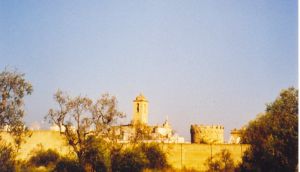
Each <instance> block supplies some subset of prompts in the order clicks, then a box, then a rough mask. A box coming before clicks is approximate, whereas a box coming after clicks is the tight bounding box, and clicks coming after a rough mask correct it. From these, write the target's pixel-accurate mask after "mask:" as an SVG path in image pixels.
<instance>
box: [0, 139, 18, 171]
mask: <svg viewBox="0 0 300 172" xmlns="http://www.w3.org/2000/svg"><path fill="white" fill-rule="evenodd" d="M0 171H1V172H14V171H16V169H15V153H14V151H13V148H12V147H11V146H10V145H6V144H3V143H1V144H0Z"/></svg>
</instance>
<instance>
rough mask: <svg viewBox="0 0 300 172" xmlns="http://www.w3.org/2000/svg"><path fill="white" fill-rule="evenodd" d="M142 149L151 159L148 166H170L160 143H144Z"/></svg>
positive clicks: (159, 167) (152, 167) (151, 167)
mask: <svg viewBox="0 0 300 172" xmlns="http://www.w3.org/2000/svg"><path fill="white" fill-rule="evenodd" d="M141 149H142V151H143V153H144V154H145V155H146V158H147V159H148V161H149V164H148V168H150V169H163V168H166V167H168V163H167V157H166V154H165V153H164V152H163V150H162V149H161V148H160V147H159V145H158V144H155V143H151V144H142V146H141Z"/></svg>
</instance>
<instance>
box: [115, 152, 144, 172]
mask: <svg viewBox="0 0 300 172" xmlns="http://www.w3.org/2000/svg"><path fill="white" fill-rule="evenodd" d="M148 164H149V161H148V159H147V157H146V156H145V154H144V153H143V152H141V151H140V150H139V149H129V148H127V149H126V150H125V151H124V152H118V153H116V154H114V155H112V160H111V166H112V167H111V168H112V171H113V172H140V171H142V170H143V169H144V168H146V167H147V166H148Z"/></svg>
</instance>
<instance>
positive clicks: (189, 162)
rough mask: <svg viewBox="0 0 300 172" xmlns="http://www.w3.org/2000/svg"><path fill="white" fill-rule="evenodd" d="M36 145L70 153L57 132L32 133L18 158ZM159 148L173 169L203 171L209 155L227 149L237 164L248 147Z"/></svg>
mask: <svg viewBox="0 0 300 172" xmlns="http://www.w3.org/2000/svg"><path fill="white" fill-rule="evenodd" d="M1 135H2V138H3V139H4V140H6V141H8V142H10V141H12V138H11V137H10V136H9V135H8V134H7V133H2V134H1ZM38 144H41V145H43V147H44V148H45V149H49V148H51V149H56V150H57V151H59V152H60V153H61V154H63V155H65V154H68V153H70V152H71V151H72V148H70V147H69V146H67V144H66V141H65V140H64V138H63V136H61V135H60V134H59V132H58V131H50V130H48V131H34V132H33V134H32V136H31V137H29V138H27V139H26V143H25V144H23V145H22V146H21V149H20V151H19V155H18V158H19V159H24V160H26V159H27V158H28V157H29V153H30V152H31V151H32V150H33V149H35V148H37V145H38ZM161 147H162V149H163V150H164V151H166V152H167V159H168V162H169V163H170V165H171V166H173V167H174V168H178V169H180V168H182V167H186V168H190V169H191V168H193V169H196V170H201V171H203V170H205V166H204V162H205V161H206V159H207V158H209V157H210V156H211V155H214V154H215V153H218V152H220V151H221V150H222V149H228V150H229V151H230V152H231V153H232V156H233V158H234V161H235V163H238V162H240V161H241V157H242V154H243V152H244V151H245V150H246V148H247V147H248V146H247V145H238V144H213V145H208V144H161Z"/></svg>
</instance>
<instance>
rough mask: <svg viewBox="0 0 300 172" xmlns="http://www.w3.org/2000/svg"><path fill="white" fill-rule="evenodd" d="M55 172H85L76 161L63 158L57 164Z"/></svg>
mask: <svg viewBox="0 0 300 172" xmlns="http://www.w3.org/2000/svg"><path fill="white" fill-rule="evenodd" d="M53 172H84V168H83V167H82V166H81V165H80V163H79V162H78V161H76V160H72V159H68V158H62V159H61V160H59V161H58V162H57V164H56V166H55V168H54V170H53Z"/></svg>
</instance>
